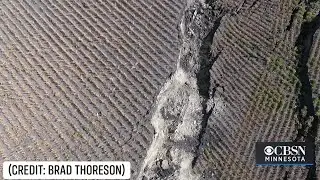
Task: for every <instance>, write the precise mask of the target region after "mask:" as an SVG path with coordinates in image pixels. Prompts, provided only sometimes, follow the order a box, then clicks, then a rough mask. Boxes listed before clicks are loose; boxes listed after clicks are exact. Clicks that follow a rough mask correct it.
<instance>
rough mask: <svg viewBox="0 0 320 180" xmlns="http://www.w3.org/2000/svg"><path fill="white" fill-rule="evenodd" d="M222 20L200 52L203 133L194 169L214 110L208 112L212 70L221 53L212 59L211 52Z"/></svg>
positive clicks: (214, 27) (200, 135)
mask: <svg viewBox="0 0 320 180" xmlns="http://www.w3.org/2000/svg"><path fill="white" fill-rule="evenodd" d="M221 19H222V17H220V18H219V19H217V20H216V22H215V24H214V26H213V28H212V29H211V31H210V32H209V33H208V35H207V36H206V37H205V38H204V39H203V41H202V44H201V47H200V51H199V64H200V69H199V71H198V73H197V74H196V77H197V86H198V91H199V95H200V97H201V98H202V102H201V105H202V121H201V131H200V133H199V136H198V145H197V146H196V151H197V152H196V156H195V158H194V159H193V161H192V167H194V165H195V163H196V161H197V159H198V157H199V148H200V145H201V144H202V139H203V136H204V134H205V132H206V128H207V125H208V120H209V117H210V116H211V114H212V111H213V108H211V109H210V110H208V111H207V103H208V100H209V99H210V85H211V83H210V70H211V68H212V66H213V64H214V62H215V61H216V60H217V59H218V57H219V55H220V54H221V53H220V52H219V53H218V54H217V55H216V56H215V57H212V52H211V46H212V42H213V37H214V34H215V32H216V31H217V29H218V28H219V26H220V24H221ZM214 93H215V88H214V89H213V91H212V92H211V94H212V96H213V95H214Z"/></svg>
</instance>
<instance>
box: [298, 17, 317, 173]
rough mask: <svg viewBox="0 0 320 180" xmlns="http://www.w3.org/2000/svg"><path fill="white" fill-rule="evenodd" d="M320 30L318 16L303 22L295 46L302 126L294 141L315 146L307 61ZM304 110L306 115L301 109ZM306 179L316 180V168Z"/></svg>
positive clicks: (314, 124) (315, 126)
mask: <svg viewBox="0 0 320 180" xmlns="http://www.w3.org/2000/svg"><path fill="white" fill-rule="evenodd" d="M319 28H320V14H318V15H317V16H316V17H315V18H314V19H313V20H312V21H311V22H304V23H303V24H302V25H301V31H300V34H299V36H298V39H297V41H296V44H295V46H296V47H298V51H299V57H298V60H299V62H298V65H297V69H296V72H297V76H298V78H299V81H300V83H301V86H300V92H299V95H298V118H299V121H300V123H301V124H302V128H300V129H299V130H298V135H297V137H296V141H298V140H299V139H301V138H302V137H304V138H305V141H307V142H312V143H313V144H315V138H316V135H317V131H318V125H319V117H318V116H317V115H316V112H315V107H314V105H313V97H312V86H311V83H310V78H309V75H308V74H309V73H308V71H309V70H308V60H309V57H310V51H311V48H312V43H313V36H314V34H315V32H316V30H317V29H319ZM305 108H306V113H303V109H305ZM310 118H313V121H312V123H311V126H308V124H307V123H306V122H307V121H308V119H310ZM307 179H317V177H316V166H315V165H314V166H311V167H309V172H308V177H307Z"/></svg>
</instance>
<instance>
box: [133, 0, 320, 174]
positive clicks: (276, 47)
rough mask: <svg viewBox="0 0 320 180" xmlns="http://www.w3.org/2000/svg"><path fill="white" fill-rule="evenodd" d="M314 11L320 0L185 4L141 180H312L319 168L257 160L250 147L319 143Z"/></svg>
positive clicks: (318, 22)
mask: <svg viewBox="0 0 320 180" xmlns="http://www.w3.org/2000/svg"><path fill="white" fill-rule="evenodd" d="M319 11H320V2H319V1H281V2H280V1H259V0H256V1H188V4H187V6H186V9H185V11H184V15H183V17H182V21H181V24H180V31H181V37H180V39H181V47H180V55H179V58H178V61H177V68H176V72H175V73H174V74H173V75H172V77H171V78H170V79H168V81H167V82H166V83H165V85H164V86H163V88H162V89H161V92H160V93H159V95H158V96H157V99H156V101H155V104H154V107H153V108H154V110H153V113H152V118H151V122H152V125H153V126H154V128H155V135H154V139H153V142H152V144H151V146H150V148H149V150H148V153H147V157H146V158H145V161H144V164H143V165H142V167H141V171H140V175H139V177H140V178H141V179H230V178H231V179H257V178H259V179H261V178H263V179H264V178H265V179H317V177H318V176H319V175H318V174H319V171H318V170H317V169H318V168H317V166H312V167H257V166H256V165H255V160H254V157H255V156H254V145H255V142H257V141H279V142H281V141H311V142H313V143H315V145H316V147H317V148H318V144H319V143H318V141H319V140H318V139H319V138H317V136H318V134H319V130H318V126H319V123H318V121H319V120H318V118H319V114H316V112H317V111H319V103H318V105H316V104H315V103H314V101H315V100H317V98H319V97H318V96H319V93H318V92H319V86H318V82H319V80H318V79H317V78H318V77H319V76H318V75H315V74H319V71H317V70H316V68H315V67H314V66H315V64H317V63H318V62H319V58H318V56H317V55H315V54H317V52H319V49H316V48H318V45H319V40H318V38H319V37H318V33H317V32H319V26H320V14H319ZM314 56H316V57H317V58H312V57H314ZM310 62H312V65H311V64H309V63H310ZM316 66H318V65H316ZM312 74H314V75H313V77H311V75H312ZM317 88H318V89H317ZM317 154H318V150H317ZM316 159H317V160H316V161H317V162H318V161H319V160H318V159H319V155H317V158H316ZM163 162H165V164H166V165H165V167H166V168H163V166H162V163H163Z"/></svg>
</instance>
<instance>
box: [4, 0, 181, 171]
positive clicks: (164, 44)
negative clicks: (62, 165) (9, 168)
mask: <svg viewBox="0 0 320 180" xmlns="http://www.w3.org/2000/svg"><path fill="white" fill-rule="evenodd" d="M183 6H184V3H183V2H182V1H170V0H169V1H168V0H158V1H148V0H147V1H145V0H141V1H140V0H139V1H136V0H130V1H127V0H123V1H118V0H116V1H109V0H108V1H104V0H92V1H87V0H84V1H78V0H77V1H69V0H68V1H67V0H65V1H64V0H62V1H60V0H59V1H56V0H52V1H51V0H41V1H39V0H34V1H33V0H31V1H18V0H14V1H9V0H8V1H6V0H5V1H1V2H0V13H1V18H0V21H1V22H0V48H1V49H0V72H1V74H0V164H1V165H0V166H2V162H3V161H4V160H101V161H102V160H103V161H107V160H128V161H130V162H131V163H132V168H133V171H134V172H136V170H137V169H138V167H139V164H140V163H141V162H142V160H143V157H144V156H145V154H146V149H147V148H148V146H149V145H150V143H151V140H152V134H153V129H152V126H151V124H150V121H149V120H148V119H146V116H147V114H148V111H149V110H150V108H151V105H152V102H153V98H154V96H156V94H157V93H158V92H159V89H160V87H161V85H162V84H163V83H164V81H165V79H166V78H167V77H168V76H169V74H170V73H171V72H172V71H174V68H175V66H176V65H175V64H176V60H177V58H178V53H179V49H178V48H179V47H178V44H179V43H178V42H179V41H178V32H179V29H178V24H179V22H180V19H181V13H182V10H183ZM1 169H2V168H1ZM1 174H2V173H1ZM134 176H135V175H134V174H133V177H134Z"/></svg>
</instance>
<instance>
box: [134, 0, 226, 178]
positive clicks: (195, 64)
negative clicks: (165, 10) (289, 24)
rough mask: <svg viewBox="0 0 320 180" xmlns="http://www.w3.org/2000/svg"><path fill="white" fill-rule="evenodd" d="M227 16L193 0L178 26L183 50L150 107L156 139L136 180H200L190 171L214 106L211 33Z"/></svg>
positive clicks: (213, 5) (215, 5)
mask: <svg viewBox="0 0 320 180" xmlns="http://www.w3.org/2000/svg"><path fill="white" fill-rule="evenodd" d="M227 14H230V12H229V10H228V9H226V8H223V6H222V5H221V4H220V3H219V2H217V1H215V2H214V3H212V2H211V3H210V2H198V1H195V2H192V3H191V4H189V5H188V6H187V8H186V10H185V12H184V15H183V17H182V21H181V24H180V30H181V39H182V47H181V49H180V54H179V58H178V62H177V67H176V71H175V73H174V74H173V75H172V76H171V77H170V78H169V79H168V80H167V82H166V83H165V84H164V86H163V87H162V89H161V90H160V93H159V94H158V96H157V98H156V101H155V103H154V107H153V112H152V117H151V123H152V125H153V127H154V129H155V134H154V139H153V142H152V144H151V145H150V147H149V149H148V152H147V156H146V158H145V159H144V162H143V164H142V167H141V170H140V172H139V176H138V179H143V180H144V179H199V178H200V177H201V175H200V174H195V173H193V172H192V168H193V166H194V165H195V163H196V161H197V157H198V156H199V148H200V147H201V145H202V144H201V141H202V136H203V134H204V133H205V129H206V126H207V121H208V119H209V116H210V115H211V113H212V111H213V107H214V92H215V89H216V88H217V86H218V85H215V84H211V83H210V69H211V68H212V66H213V65H214V62H215V60H216V59H217V57H218V56H219V54H212V52H211V45H212V40H213V37H214V35H215V32H216V31H217V29H218V28H219V26H220V23H221V22H222V21H223V20H224V18H225V16H226V15H227Z"/></svg>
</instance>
